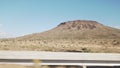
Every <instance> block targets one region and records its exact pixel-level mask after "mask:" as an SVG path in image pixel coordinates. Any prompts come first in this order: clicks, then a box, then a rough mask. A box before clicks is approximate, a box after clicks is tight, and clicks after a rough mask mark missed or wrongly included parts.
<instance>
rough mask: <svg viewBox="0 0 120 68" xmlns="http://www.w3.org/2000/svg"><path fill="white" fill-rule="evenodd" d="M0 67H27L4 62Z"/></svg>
mask: <svg viewBox="0 0 120 68" xmlns="http://www.w3.org/2000/svg"><path fill="white" fill-rule="evenodd" d="M0 68H27V67H25V66H22V65H14V64H2V65H0Z"/></svg>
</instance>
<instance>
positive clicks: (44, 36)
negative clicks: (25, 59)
mask: <svg viewBox="0 0 120 68" xmlns="http://www.w3.org/2000/svg"><path fill="white" fill-rule="evenodd" d="M0 50H37V51H69V52H71V51H72V52H104V53H106V52H107V53H113V52H114V53H120V29H115V28H112V27H109V26H105V25H103V24H100V23H98V22H96V21H89V20H74V21H68V22H63V23H61V24H59V25H58V26H57V27H55V28H53V29H51V30H48V31H45V32H42V33H35V34H30V35H26V36H22V37H18V38H14V39H4V40H0Z"/></svg>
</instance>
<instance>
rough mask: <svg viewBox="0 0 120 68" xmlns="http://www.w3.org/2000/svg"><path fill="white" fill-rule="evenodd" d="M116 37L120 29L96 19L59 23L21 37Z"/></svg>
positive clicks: (119, 35) (119, 33) (119, 34)
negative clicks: (48, 28) (49, 28)
mask: <svg viewBox="0 0 120 68" xmlns="http://www.w3.org/2000/svg"><path fill="white" fill-rule="evenodd" d="M43 38H44V39H114V38H118V39H119V38H120V30H119V29H115V28H112V27H108V26H104V25H103V24H100V23H98V22H96V21H89V20H75V21H68V22H63V23H61V24H59V25H58V26H57V27H55V28H53V29H52V30H49V31H46V32H42V33H35V34H31V35H27V36H24V37H21V39H33V40H34V39H43Z"/></svg>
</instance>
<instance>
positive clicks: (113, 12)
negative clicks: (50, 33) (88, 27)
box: [0, 0, 120, 37]
mask: <svg viewBox="0 0 120 68" xmlns="http://www.w3.org/2000/svg"><path fill="white" fill-rule="evenodd" d="M71 20H94V21H97V22H99V23H101V24H104V25H107V26H112V27H116V28H120V0H0V34H1V35H4V34H5V36H6V37H16V36H22V35H26V34H32V33H38V32H43V31H46V30H50V29H52V28H54V27H56V26H57V25H58V24H60V23H61V22H65V21H71ZM5 36H3V37H5ZM0 37H2V36H0Z"/></svg>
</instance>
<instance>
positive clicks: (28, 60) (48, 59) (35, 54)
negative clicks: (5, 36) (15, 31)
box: [0, 51, 120, 66]
mask: <svg viewBox="0 0 120 68" xmlns="http://www.w3.org/2000/svg"><path fill="white" fill-rule="evenodd" d="M34 60H37V63H39V64H40V65H79V66H120V54H115V53H76V52H41V51H0V64H22V65H33V64H34V62H33V61H34ZM38 60H39V61H38Z"/></svg>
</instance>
